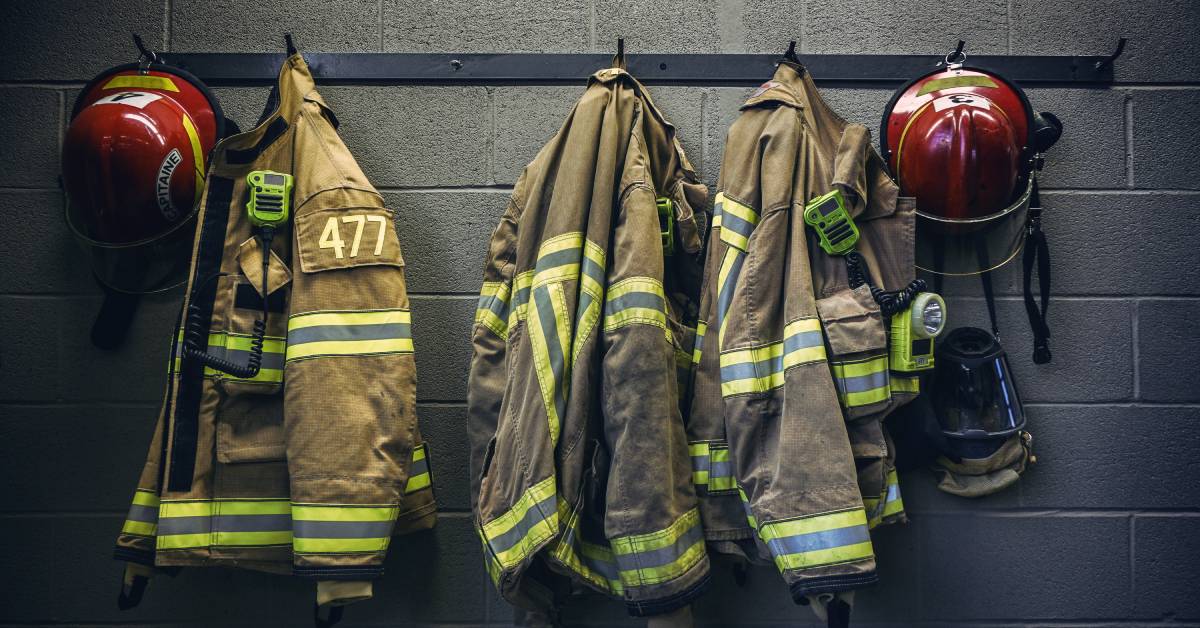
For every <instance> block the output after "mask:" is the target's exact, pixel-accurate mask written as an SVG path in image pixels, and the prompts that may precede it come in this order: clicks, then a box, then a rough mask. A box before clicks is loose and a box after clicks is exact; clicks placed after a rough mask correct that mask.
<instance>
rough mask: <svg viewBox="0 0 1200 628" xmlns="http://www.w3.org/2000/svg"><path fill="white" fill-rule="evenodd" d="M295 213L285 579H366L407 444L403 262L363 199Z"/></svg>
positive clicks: (392, 505) (358, 195)
mask: <svg viewBox="0 0 1200 628" xmlns="http://www.w3.org/2000/svg"><path fill="white" fill-rule="evenodd" d="M326 141H331V140H329V139H327V140H326ZM345 159H346V160H348V163H343V164H339V165H340V166H341V167H342V168H343V169H347V168H350V167H352V166H353V161H352V160H350V159H349V156H348V154H347V155H346V157H345ZM354 169H355V170H357V168H356V167H355V168H354ZM303 174H304V172H303V171H300V172H299V173H298V174H297V180H298V182H299V180H300V178H301V176H302V175H303ZM312 183H313V184H316V183H317V182H316V181H314V182H312ZM297 206H298V209H297V211H296V215H295V228H294V232H293V233H294V239H293V242H292V246H293V255H292V261H293V267H294V268H293V287H292V292H291V302H290V307H289V310H290V312H289V318H288V339H287V356H286V362H285V367H284V368H285V372H284V409H285V415H284V421H285V432H286V439H287V464H288V471H289V475H290V481H291V500H292V506H291V514H292V534H293V546H292V549H293V554H294V561H295V564H294V572H295V573H296V574H297V575H302V576H310V577H314V578H318V579H322V580H365V579H370V578H374V577H377V576H379V575H381V574H382V572H383V559H384V555H385V553H386V551H387V547H388V542H389V540H390V538H391V535H392V530H393V527H394V525H395V522H396V518H397V515H398V513H399V509H400V502H401V499H402V497H403V494H404V492H405V489H406V486H407V480H408V476H409V470H410V468H411V467H412V462H413V456H414V442H415V440H416V368H415V364H414V358H413V341H412V333H411V331H410V329H411V327H410V326H411V323H412V319H411V313H410V310H409V301H408V295H407V292H406V287H405V278H404V259H403V256H402V255H401V251H400V243H399V240H398V237H397V234H396V229H395V227H394V222H393V213H392V211H391V210H390V209H387V208H385V207H384V206H383V202H382V199H381V198H380V196H379V195H378V194H376V193H375V192H374V191H373V190H370V191H369V188H368V189H367V190H357V189H350V188H337V189H333V190H327V191H322V190H319V189H318V190H314V191H313V192H312V193H311V195H309V196H307V197H305V196H303V195H302V194H301V192H299V191H298V192H297Z"/></svg>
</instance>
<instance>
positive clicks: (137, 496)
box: [133, 488, 158, 507]
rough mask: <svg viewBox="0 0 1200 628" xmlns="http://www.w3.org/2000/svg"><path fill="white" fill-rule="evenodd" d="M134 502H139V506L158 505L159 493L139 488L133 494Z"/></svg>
mask: <svg viewBox="0 0 1200 628" xmlns="http://www.w3.org/2000/svg"><path fill="white" fill-rule="evenodd" d="M133 503H135V504H137V505H138V506H152V507H153V506H157V505H158V495H156V494H154V493H153V492H151V491H147V490H143V489H140V488H139V489H138V490H137V491H136V492H134V494H133Z"/></svg>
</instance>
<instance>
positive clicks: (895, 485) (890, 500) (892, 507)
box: [883, 469, 904, 518]
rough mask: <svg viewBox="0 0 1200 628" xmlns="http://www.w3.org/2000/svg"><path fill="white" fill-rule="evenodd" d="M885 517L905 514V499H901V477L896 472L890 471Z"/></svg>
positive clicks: (884, 510)
mask: <svg viewBox="0 0 1200 628" xmlns="http://www.w3.org/2000/svg"><path fill="white" fill-rule="evenodd" d="M883 499H884V502H883V517H885V518H886V517H891V516H894V515H898V514H900V513H902V512H904V499H903V498H901V497H900V477H899V476H898V475H897V474H896V470H895V469H892V470H891V471H888V476H887V488H885V489H884V497H883Z"/></svg>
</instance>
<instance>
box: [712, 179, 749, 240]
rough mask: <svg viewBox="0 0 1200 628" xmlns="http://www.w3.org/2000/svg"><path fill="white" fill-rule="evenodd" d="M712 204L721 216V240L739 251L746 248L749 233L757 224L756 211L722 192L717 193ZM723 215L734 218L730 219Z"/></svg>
mask: <svg viewBox="0 0 1200 628" xmlns="http://www.w3.org/2000/svg"><path fill="white" fill-rule="evenodd" d="M713 206H714V208H717V211H716V212H715V213H716V214H718V215H719V216H721V223H720V227H721V241H722V242H724V243H726V244H728V245H729V246H732V247H734V248H737V249H739V250H741V251H746V250H748V249H749V248H750V233H751V231H752V230H753V229H754V226H755V225H757V224H758V219H759V215H758V212H757V211H755V210H754V208H752V207H750V206H749V205H743V204H742V203H739V202H737V201H735V200H733V199H730V198H728V197H726V196H725V194H724V193H720V194H717V197H716V199H715V200H714V203H713ZM725 216H731V217H733V218H734V219H733V220H730V219H727V218H725Z"/></svg>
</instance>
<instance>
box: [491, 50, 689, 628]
mask: <svg viewBox="0 0 1200 628" xmlns="http://www.w3.org/2000/svg"><path fill="white" fill-rule="evenodd" d="M706 197H707V189H706V188H705V187H704V186H703V185H702V184H700V183H698V182H697V178H696V175H695V173H694V172H693V170H692V167H691V165H690V164H689V163H688V161H687V158H686V157H685V156H684V153H683V151H682V149H681V147H680V146H679V144H678V142H677V140H676V138H675V129H674V127H672V126H671V125H670V124H669V123H667V121H666V120H665V119H664V118H663V116H662V114H661V113H660V112H659V110H658V109H657V108H656V107H655V105H654V103H653V102H652V101H651V100H650V96H649V94H648V93H647V92H646V90H645V88H644V87H643V86H642V85H641V84H640V83H638V82H637V81H636V80H635V79H634V78H633V77H632V76H630V75H629V74H628V73H626V72H625V71H624V70H623V69H618V68H613V69H607V70H603V71H600V72H598V73H596V74H595V75H593V76H592V77H591V79H590V80H589V84H588V88H587V91H586V92H585V93H584V95H583V97H582V99H581V100H580V101H579V102H578V103H577V104H576V105H575V107H574V109H573V110H572V112H571V114H570V116H569V118H568V119H567V121H566V123H565V124H564V125H563V126H562V128H561V129H560V130H559V131H558V133H557V134H556V135H555V136H554V138H553V139H551V140H550V142H549V144H547V145H546V146H545V147H543V148H542V150H541V151H540V152H539V153H538V155H537V157H536V158H535V159H534V161H533V162H532V163H530V164H529V165H528V166H527V167H526V168H525V171H524V172H523V173H522V175H521V177H520V178H519V180H518V181H517V184H516V187H515V189H514V190H513V194H512V197H511V200H510V201H509V203H508V207H507V209H506V211H505V212H504V215H503V217H502V218H501V220H500V224H499V225H498V226H497V227H496V230H495V231H494V233H493V234H492V238H491V243H490V245H489V250H488V255H487V262H486V264H485V267H484V283H483V288H482V290H481V295H480V301H479V308H478V310H477V314H476V318H475V329H474V332H473V342H474V357H473V359H472V362H471V373H470V386H469V393H468V416H469V431H470V440H471V448H472V454H471V460H472V465H471V476H472V481H473V485H472V489H473V490H472V501H473V504H472V506H473V509H474V514H475V517H476V524H477V526H478V532H479V534H480V536H481V538H482V540H483V548H484V555H485V560H486V562H487V567H488V570H489V572H490V573H491V576H492V579H493V581H494V582H495V584H496V586H497V588H498V589H499V591H500V593H501V595H502V596H503V597H504V598H506V599H507V600H509V601H510V602H513V603H515V604H518V605H521V606H525V607H528V608H534V609H540V608H548V607H552V606H554V605H555V604H557V603H558V602H559V600H560V594H562V593H564V592H567V591H570V590H571V589H573V588H577V587H575V586H574V585H583V586H586V587H590V588H592V589H595V590H597V591H600V592H603V593H607V594H610V595H613V596H620V597H623V598H624V601H625V603H626V606H627V609H628V611H629V612H630V613H631V614H633V615H638V616H642V615H654V614H659V613H664V612H667V611H670V610H673V609H676V608H679V607H681V606H684V605H686V604H687V603H688V602H689V601H690V600H691V599H692V598H694V597H695V596H696V595H698V594H699V593H700V592H701V590H702V589H703V587H704V586H705V585H706V584H707V581H708V569H709V564H708V557H707V554H706V550H705V546H704V538H703V532H702V530H701V527H700V514H699V511H698V509H697V503H696V495H695V491H694V489H693V487H692V484H691V469H690V466H689V462H688V458H687V442H686V439H685V436H684V428H683V422H682V418H681V414H680V412H681V411H680V399H681V395H680V381H679V379H680V378H681V377H682V378H684V379H686V377H687V374H688V366H689V355H690V348H691V342H692V336H693V334H694V331H693V329H691V328H689V327H688V321H689V319H690V320H693V321H694V316H695V313H696V309H697V306H698V304H697V302H696V297H697V296H698V294H699V285H700V266H701V263H702V256H701V240H700V238H701V234H702V233H703V228H704V225H705V224H706V223H707V215H706V214H705V213H704V211H703V209H702V208H703V207H704V205H705V201H706ZM668 202H669V204H670V209H671V212H672V214H671V215H664V216H663V220H662V222H660V215H659V211H658V207H657V206H658V205H662V206H663V207H664V208H666V206H667V203H668ZM697 208H701V209H699V210H697ZM697 212H699V213H697ZM672 222H673V226H672V224H671V223H672ZM664 234H667V235H669V239H668V238H664V237H663V236H664ZM664 245H668V246H669V248H671V249H673V251H670V252H671V253H672V254H670V255H665V254H664Z"/></svg>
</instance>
